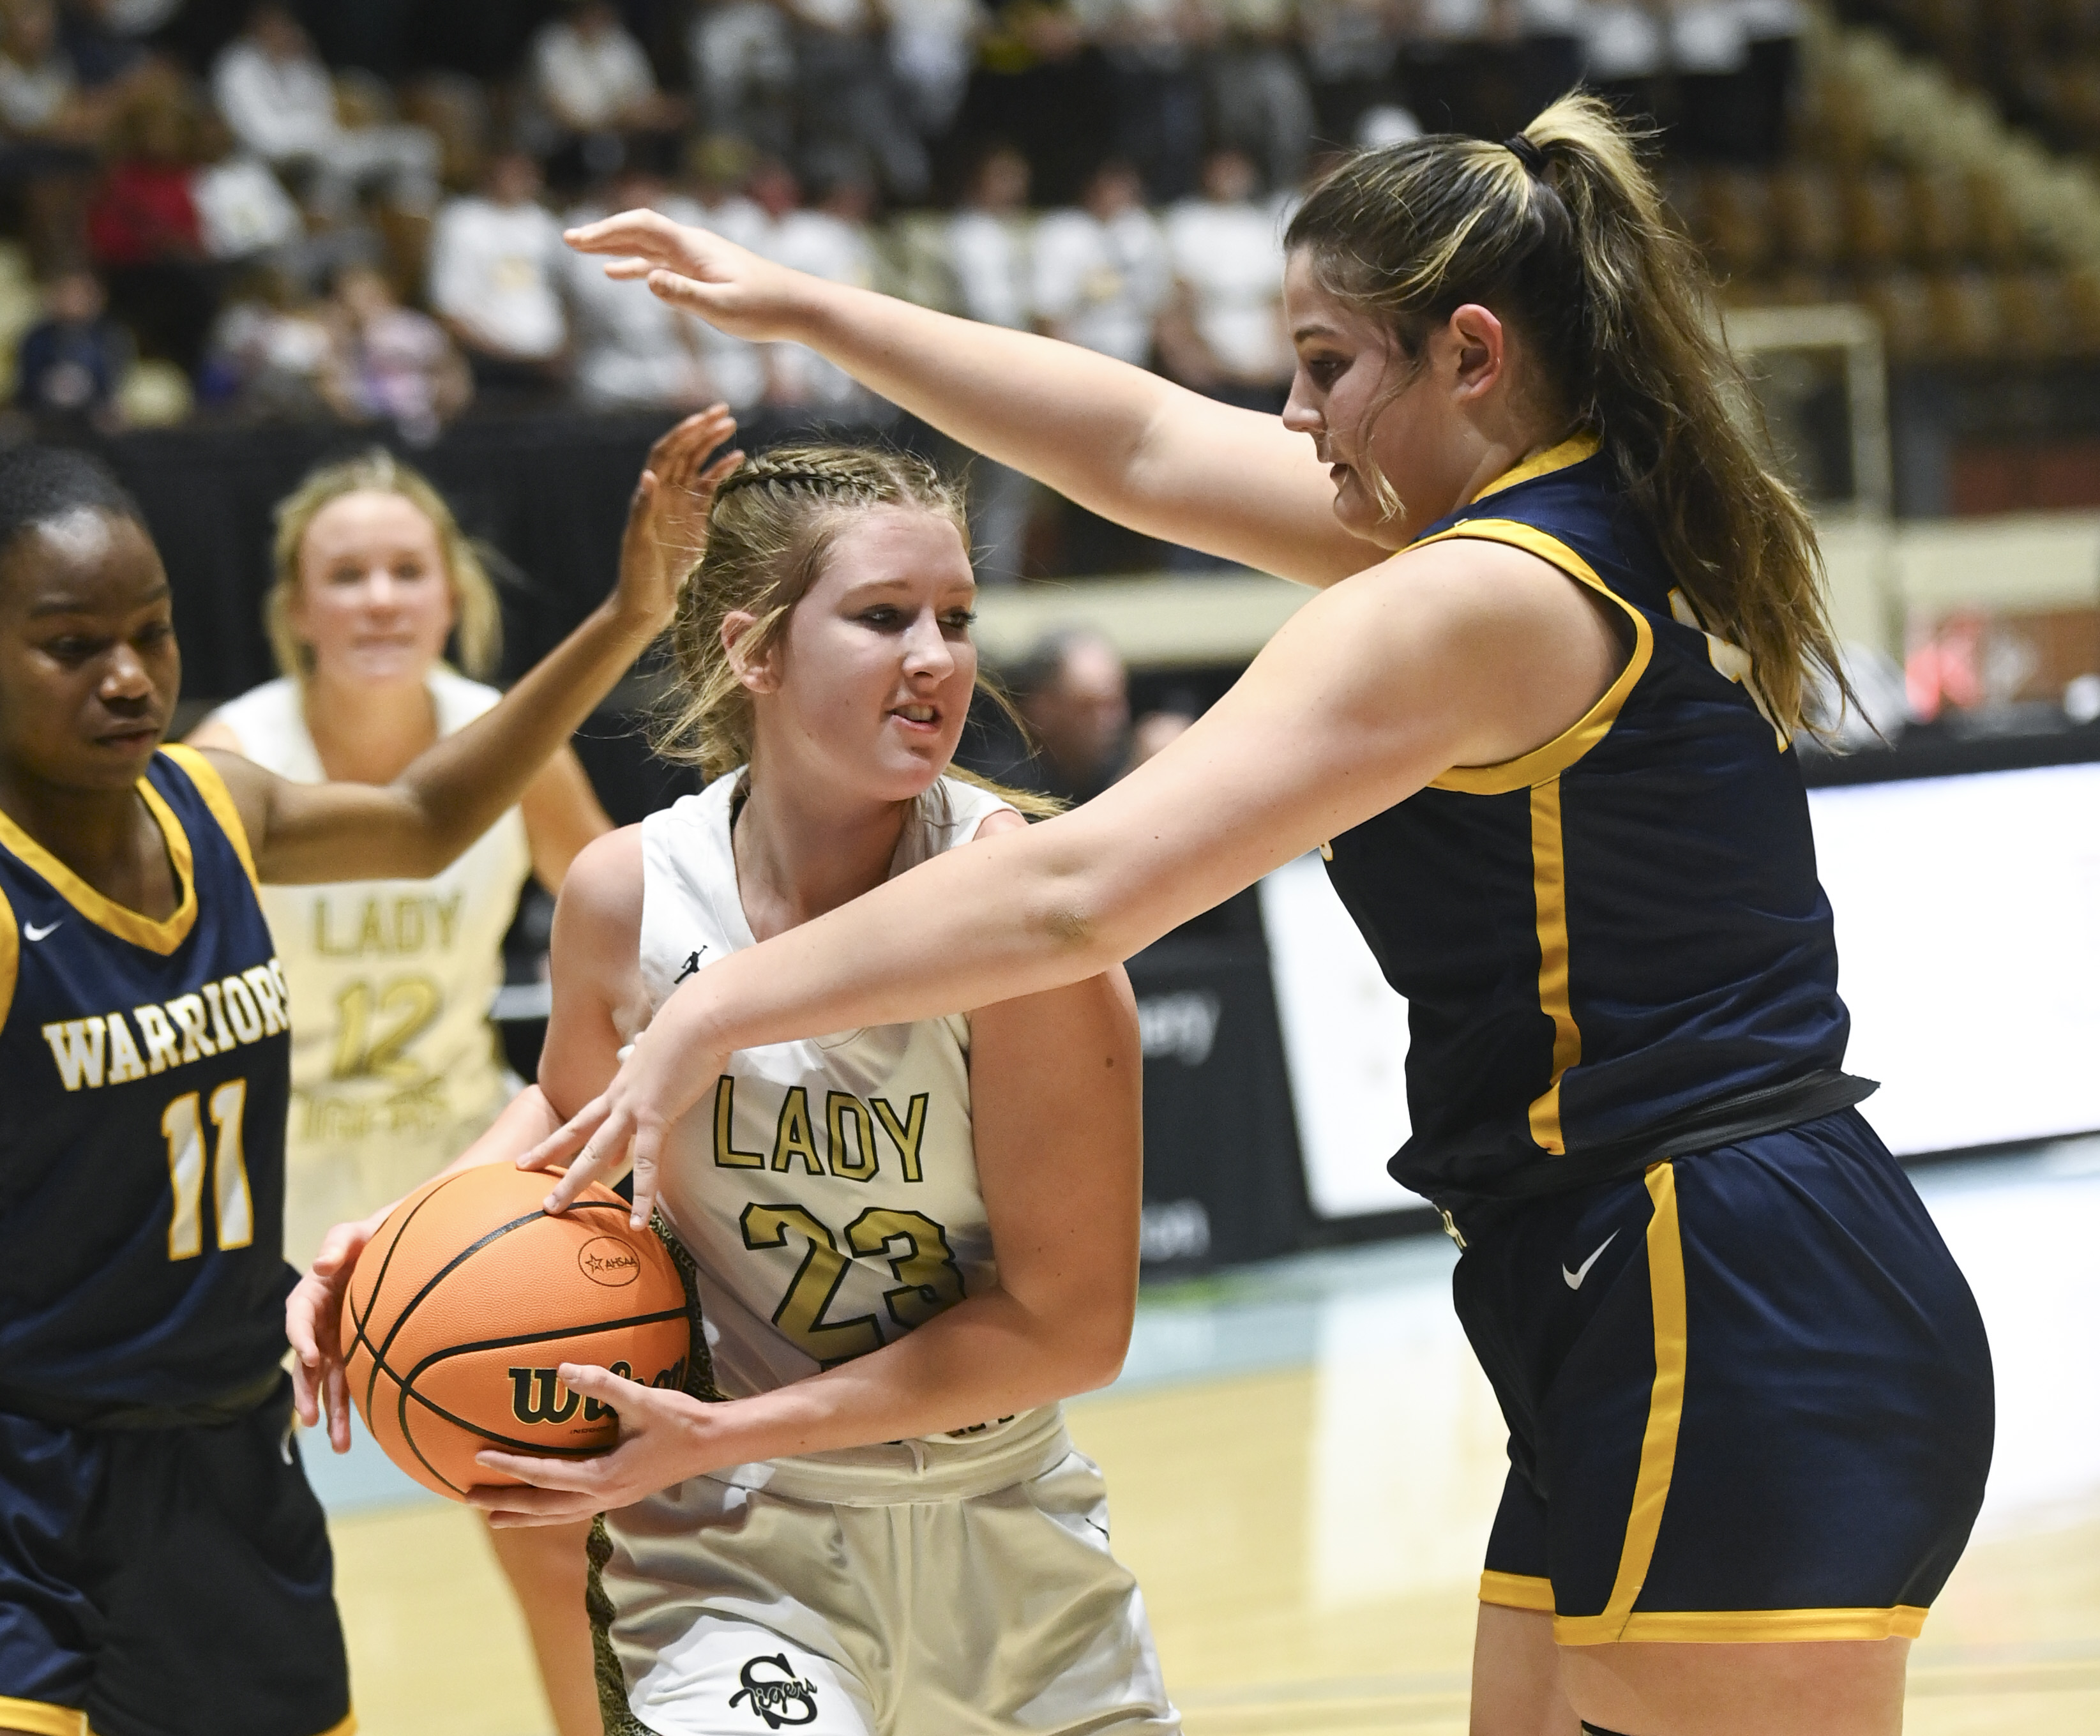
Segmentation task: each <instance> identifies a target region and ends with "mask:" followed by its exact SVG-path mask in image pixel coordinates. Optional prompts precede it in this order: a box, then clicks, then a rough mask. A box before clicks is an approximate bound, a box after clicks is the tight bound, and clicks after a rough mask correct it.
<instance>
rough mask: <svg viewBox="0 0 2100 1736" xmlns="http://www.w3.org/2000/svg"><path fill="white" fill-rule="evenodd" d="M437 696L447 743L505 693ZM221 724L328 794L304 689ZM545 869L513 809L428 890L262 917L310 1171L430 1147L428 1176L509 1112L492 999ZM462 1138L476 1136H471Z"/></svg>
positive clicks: (217, 717)
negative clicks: (333, 1152) (339, 1151)
mask: <svg viewBox="0 0 2100 1736" xmlns="http://www.w3.org/2000/svg"><path fill="white" fill-rule="evenodd" d="M498 698H501V694H498V693H497V692H496V690H495V689H494V688H492V687H485V686H483V685H481V684H480V683H479V682H476V681H468V680H467V679H465V676H459V675H455V674H453V673H452V672H451V671H449V670H447V669H434V670H432V671H431V672H430V699H431V703H432V705H433V707H435V711H436V713H437V721H438V734H439V735H440V736H447V735H450V734H453V733H454V732H455V731H457V730H458V729H463V728H465V726H466V725H468V724H470V723H471V722H472V721H473V720H474V719H475V718H477V717H479V716H481V714H482V713H483V712H486V711H487V709H488V708H489V707H491V706H492V705H494V704H495V703H496V700H497V699H498ZM214 721H215V722H218V723H221V724H223V725H226V727H227V728H228V729H231V730H232V731H233V733H234V734H236V735H237V736H238V737H239V738H240V751H242V752H243V753H245V754H246V755H247V756H248V757H249V759H251V760H254V761H255V763H256V764H258V765H260V766H262V767H264V768H265V769H267V770H270V771H273V772H275V773H276V774H277V775H278V776H279V777H280V778H290V779H292V780H293V782H297V783H320V782H322V781H323V780H324V778H325V776H326V773H324V771H323V769H322V768H321V763H320V755H319V754H318V753H317V752H316V751H315V748H314V742H313V737H312V735H311V734H310V733H309V732H308V730H307V720H306V713H305V710H304V707H303V706H302V702H301V696H300V692H299V687H298V683H297V682H295V681H291V680H289V678H281V679H280V680H277V681H268V682H266V683H264V684H263V685H262V686H260V687H258V688H255V689H254V690H252V691H250V692H248V693H245V694H242V695H241V696H240V698H238V699H236V700H233V701H232V702H231V703H228V704H227V705H224V706H222V707H219V709H218V712H215V713H214ZM531 869H532V859H531V855H530V852H529V850H528V848H527V844H526V839H525V822H524V821H523V818H522V817H520V816H519V814H518V810H517V809H511V810H510V812H509V813H505V815H504V816H503V817H502V818H501V819H500V820H498V821H497V822H496V824H495V825H493V826H491V827H490V828H489V829H488V830H487V831H486V832H484V833H483V834H482V835H481V836H480V837H479V839H475V841H474V843H473V844H471V845H470V846H469V847H468V848H467V849H466V851H465V853H463V854H462V855H461V857H460V858H459V859H458V860H457V861H455V862H453V863H452V865H451V866H449V867H448V868H446V869H445V870H443V871H442V872H441V873H439V874H436V875H432V876H431V877H430V879H427V880H364V881H357V882H354V883H346V884H342V885H324V886H273V887H269V888H265V890H264V892H263V894H262V906H263V909H264V910H266V911H267V913H268V914H269V918H270V926H271V930H272V932H274V933H275V934H276V936H277V945H278V949H279V951H280V954H281V955H282V957H283V958H284V961H285V974H286V976H288V977H289V980H290V981H291V985H292V1006H293V1011H294V1012H295V1013H296V1015H297V1017H296V1020H295V1029H294V1032H293V1039H292V1091H293V1098H292V1121H291V1140H292V1146H293V1157H294V1160H295V1161H296V1160H297V1159H298V1156H299V1154H300V1148H302V1147H305V1146H316V1147H318V1146H327V1145H331V1144H352V1145H354V1144H357V1143H360V1142H364V1141H367V1140H370V1139H374V1138H375V1137H376V1138H377V1139H379V1140H380V1141H382V1142H383V1143H387V1144H390V1145H398V1144H399V1143H403V1142H405V1141H409V1140H417V1141H421V1142H422V1143H423V1144H425V1145H427V1146H429V1147H430V1159H429V1161H428V1162H427V1164H426V1165H425V1167H424V1170H423V1172H422V1173H428V1171H429V1170H434V1169H436V1168H437V1167H439V1165H442V1164H443V1162H445V1161H448V1160H449V1159H450V1158H451V1157H453V1156H454V1155H455V1154H456V1153H457V1150H458V1148H459V1147H460V1146H461V1145H463V1144H465V1143H466V1139H469V1138H471V1137H472V1135H474V1133H477V1132H479V1130H480V1128H481V1126H483V1124H485V1123H486V1121H487V1119H488V1117H491V1116H492V1115H493V1114H494V1113H496V1110H498V1109H499V1108H501V1107H502V1105H503V1100H504V1091H503V1082H502V1077H501V1068H500V1066H499V1064H498V1062H497V1060H496V1049H495V1043H494V1039H493V1038H492V1034H491V1033H490V1030H489V1026H488V1004H489V998H490V996H491V995H492V994H493V993H494V992H495V989H496V986H497V985H498V984H499V983H500V982H501V980H502V978H503V959H502V946H503V936H504V932H505V930H506V929H508V928H509V927H510V920H511V917H512V915H513V914H514V911H515V910H516V907H517V904H518V891H519V889H520V888H522V887H523V885H524V883H525V877H526V875H527V874H528V873H529V872H530V871H531ZM462 1128H464V1130H465V1134H464V1136H463V1137H455V1136H454V1135H455V1132H456V1130H460V1129H462ZM404 1179H405V1180H407V1181H408V1182H410V1183H412V1182H413V1181H415V1180H417V1179H421V1176H420V1174H412V1173H411V1174H405V1175H404ZM397 1191H399V1190H397ZM386 1197H387V1198H391V1197H393V1195H391V1194H389V1195H387V1196H386ZM380 1203H381V1201H377V1200H374V1201H372V1205H378V1204H380ZM366 1209H370V1207H367V1208H366ZM360 1215H361V1214H360Z"/></svg>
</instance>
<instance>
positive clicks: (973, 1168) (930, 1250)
mask: <svg viewBox="0 0 2100 1736" xmlns="http://www.w3.org/2000/svg"><path fill="white" fill-rule="evenodd" d="M742 782H743V774H742V773H735V774H733V775H730V776H727V777H722V778H717V779H716V780H715V781H714V782H712V783H711V784H709V785H708V786H707V788H706V789H704V790H703V791H700V793H699V795H688V796H686V797H683V798H682V799H681V800H679V801H677V803H675V804H673V805H672V806H671V807H670V808H668V809H664V811H662V812H661V813H655V814H651V816H650V817H648V818H647V819H646V820H645V821H643V822H642V861H643V865H644V866H643V894H642V983H643V985H644V987H645V988H646V990H647V992H648V996H649V1002H650V1007H651V1011H652V1013H653V1011H654V1010H655V1008H657V1007H661V1006H662V1005H663V1003H664V1001H665V999H666V998H668V996H669V995H670V994H671V992H672V990H673V989H674V988H676V987H677V985H678V984H679V983H680V982H682V981H683V980H685V978H686V977H687V976H691V975H693V974H694V973H695V972H699V971H704V970H705V969H706V968H707V967H708V966H709V965H711V964H712V963H715V962H716V961H717V959H720V958H725V957H726V956H727V955H728V954H730V953H733V952H738V951H741V950H743V948H745V947H747V946H751V945H755V944H756V943H755V942H754V941H753V940H752V932H751V927H750V924H749V923H748V922H747V921H746V920H745V919H744V914H743V901H742V899H741V898H740V897H739V894H738V892H737V882H736V861H735V857H734V856H733V855H732V854H731V852H730V822H731V818H732V814H733V809H734V803H735V792H736V791H737V789H738V788H739V786H740V785H741V783H742ZM1003 807H1004V804H1003V803H1002V802H1000V801H999V799H998V798H997V797H996V796H994V795H989V794H987V793H986V791H982V790H978V789H976V788H974V787H973V786H971V785H968V784H966V783H963V782H960V781H959V780H956V779H954V778H942V779H941V780H940V782H938V783H937V784H935V785H934V786H933V788H932V789H930V790H929V791H927V792H926V793H925V794H924V795H922V796H920V798H919V800H918V802H917V803H916V804H915V809H914V812H913V814H912V817H911V818H910V819H909V820H908V821H907V823H906V825H905V828H904V835H903V836H902V839H900V840H899V841H898V848H897V854H896V856H895V857H894V858H893V861H892V862H891V865H890V873H891V874H892V875H897V874H900V873H902V872H903V871H904V870H906V869H907V868H910V867H911V866H915V864H917V863H919V862H920V861H925V860H927V859H928V858H929V857H933V856H936V855H937V854H939V853H941V852H942V851H943V850H947V849H951V848H955V846H956V845H958V844H966V843H968V841H969V840H970V839H971V838H973V836H974V835H976V832H977V826H978V825H979V824H980V823H981V822H982V821H983V820H984V818H985V817H986V816H987V815H988V814H990V813H995V812H996V811H998V810H999V809H1001V808H1003ZM628 1034H629V1035H630V1036H631V1035H632V1034H633V1033H628ZM969 1040H970V1026H969V1019H968V1016H967V1015H963V1014H957V1015H953V1016H950V1017H947V1018H944V1019H927V1020H920V1021H919V1022H918V1023H916V1024H891V1025H882V1026H879V1027H875V1028H871V1029H865V1030H858V1031H841V1032H839V1033H835V1034H833V1035H832V1036H829V1037H819V1038H813V1039H810V1040H809V1041H805V1042H784V1043H771V1044H768V1045H766V1046H764V1047H761V1048H757V1049H747V1050H743V1051H739V1052H738V1053H737V1054H736V1055H734V1056H732V1057H731V1058H730V1064H729V1072H728V1073H726V1075H724V1076H723V1077H722V1078H721V1080H720V1081H719V1082H717V1085H716V1086H715V1089H714V1091H712V1092H711V1093H707V1094H704V1095H703V1096H702V1097H701V1099H700V1100H699V1103H698V1104H696V1105H695V1107H694V1108H693V1109H692V1110H691V1112H690V1113H688V1114H687V1115H686V1117H685V1118H684V1119H683V1120H682V1121H680V1122H679V1123H678V1125H677V1127H676V1128H674V1129H673V1132H672V1135H671V1138H670V1140H669V1142H668V1150H667V1152H666V1153H665V1160H664V1175H663V1179H662V1182H661V1187H660V1195H659V1198H660V1203H661V1205H662V1208H663V1210H664V1216H665V1217H666V1218H668V1220H669V1222H670V1223H671V1225H672V1227H673V1228H674V1229H675V1230H676V1231H677V1233H678V1236H679V1239H680V1240H682V1241H683V1242H684V1243H685V1245H686V1248H687V1249H690V1251H691V1253H692V1255H693V1258H694V1260H695V1264H696V1265H697V1267H698V1268H699V1293H700V1306H701V1312H702V1316H703V1318H704V1320H705V1322H706V1327H707V1336H708V1348H709V1350H710V1351H711V1352H712V1355H713V1358H714V1367H715V1377H716V1379H717V1382H718V1384H719V1385H720V1386H721V1390H723V1391H724V1392H725V1393H726V1394H727V1395H730V1397H732V1398H742V1397H746V1396H748V1395H752V1394H754V1393H759V1392H766V1391H770V1390H772V1389H774V1387H777V1386H784V1385H786V1384H787V1382H788V1381H796V1380H800V1379H801V1378H803V1377H805V1376H807V1375H810V1374H814V1373H815V1372H817V1371H818V1369H820V1368H828V1367H830V1366H832V1364H836V1363H840V1362H844V1361H846V1360H848V1359H851V1358H853V1357H855V1356H860V1355H866V1354H867V1352H868V1351H870V1350H879V1349H880V1348H881V1346H883V1345H884V1344H885V1343H887V1342H889V1341H890V1340H891V1339H893V1338H895V1337H898V1335H899V1334H901V1333H907V1332H909V1331H910V1330H911V1328H913V1327H915V1326H917V1325H919V1324H922V1323H923V1322H924V1321H925V1320H930V1319H931V1318H932V1317H933V1315H936V1314H938V1313H940V1312H941V1311H942V1310H943V1309H945V1308H947V1307H949V1306H952V1305H953V1304H954V1303H955V1302H960V1301H961V1300H962V1299H963V1298H964V1297H965V1296H972V1295H975V1294H977V1293H978V1292H980V1291H981V1290H982V1289H984V1288H985V1287H986V1285H987V1284H990V1283H991V1282H992V1280H993V1278H994V1276H995V1267H994V1264H993V1259H992V1245H991V1232H990V1226H989V1224H988V1223H986V1217H985V1205H984V1197H983V1196H982V1194H981V1193H980V1192H978V1188H977V1154H976V1150H975V1148H974V1146H973V1143H972V1139H971V1130H970V1078H969ZM1037 1414H1039V1413H1031V1416H1035V1415H1037ZM972 1432H973V1433H980V1432H982V1431H972ZM827 1456H828V1455H827Z"/></svg>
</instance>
